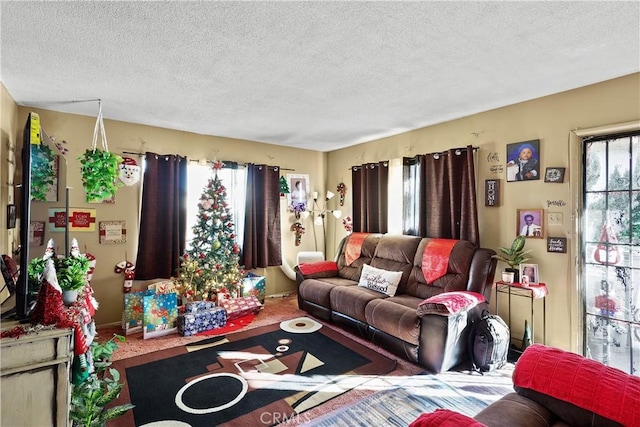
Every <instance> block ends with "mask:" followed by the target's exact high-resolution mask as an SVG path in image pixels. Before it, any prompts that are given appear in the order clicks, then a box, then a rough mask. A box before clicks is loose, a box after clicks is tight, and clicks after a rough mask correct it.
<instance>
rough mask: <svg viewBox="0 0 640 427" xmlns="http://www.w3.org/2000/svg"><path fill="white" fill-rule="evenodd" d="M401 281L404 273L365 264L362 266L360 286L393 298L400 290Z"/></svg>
mask: <svg viewBox="0 0 640 427" xmlns="http://www.w3.org/2000/svg"><path fill="white" fill-rule="evenodd" d="M400 279H402V272H400V271H387V270H383V269H381V268H375V267H372V266H370V265H366V264H365V265H363V266H362V274H361V275H360V281H359V282H358V286H362V287H365V288H367V289H371V290H373V291H377V292H381V293H383V294H386V295H388V296H390V297H392V296H394V295H395V294H396V290H398V283H400Z"/></svg>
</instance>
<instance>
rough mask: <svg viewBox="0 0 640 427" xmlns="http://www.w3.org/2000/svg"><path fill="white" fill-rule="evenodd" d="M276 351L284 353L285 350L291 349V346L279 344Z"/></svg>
mask: <svg viewBox="0 0 640 427" xmlns="http://www.w3.org/2000/svg"><path fill="white" fill-rule="evenodd" d="M276 351H278V352H280V353H284V352H285V351H289V346H288V345H279V346H277V347H276Z"/></svg>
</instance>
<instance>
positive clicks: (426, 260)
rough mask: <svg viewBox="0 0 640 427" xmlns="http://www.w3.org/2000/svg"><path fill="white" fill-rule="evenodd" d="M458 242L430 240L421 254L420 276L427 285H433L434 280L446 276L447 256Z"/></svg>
mask: <svg viewBox="0 0 640 427" xmlns="http://www.w3.org/2000/svg"><path fill="white" fill-rule="evenodd" d="M456 243H458V240H453V239H431V240H429V241H428V242H427V246H426V247H425V248H424V252H423V253H422V274H424V278H425V280H426V282H427V283H433V282H435V281H436V279H439V278H441V277H442V276H444V275H445V274H447V267H448V266H449V256H451V251H452V250H453V247H454V246H455V245H456Z"/></svg>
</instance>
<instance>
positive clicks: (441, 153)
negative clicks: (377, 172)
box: [347, 147, 480, 170]
mask: <svg viewBox="0 0 640 427" xmlns="http://www.w3.org/2000/svg"><path fill="white" fill-rule="evenodd" d="M471 148H473V151H474V152H476V151H478V150H479V149H480V147H471ZM466 149H467V147H462V148H451V150H459V151H462V150H466ZM434 154H439V155H441V156H446V155H448V154H449V150H447V151H441V152H439V153H426V154H425V155H434ZM414 157H415V156H414ZM365 164H366V163H365ZM360 167H362V165H354V166H351V167H348V168H347V170H353V169H354V168H356V170H357V168H360Z"/></svg>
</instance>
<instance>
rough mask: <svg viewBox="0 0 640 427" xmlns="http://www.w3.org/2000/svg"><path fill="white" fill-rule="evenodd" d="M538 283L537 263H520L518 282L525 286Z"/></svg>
mask: <svg viewBox="0 0 640 427" xmlns="http://www.w3.org/2000/svg"><path fill="white" fill-rule="evenodd" d="M538 283H540V278H539V277H538V264H520V284H521V285H523V286H526V285H537V284H538Z"/></svg>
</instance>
